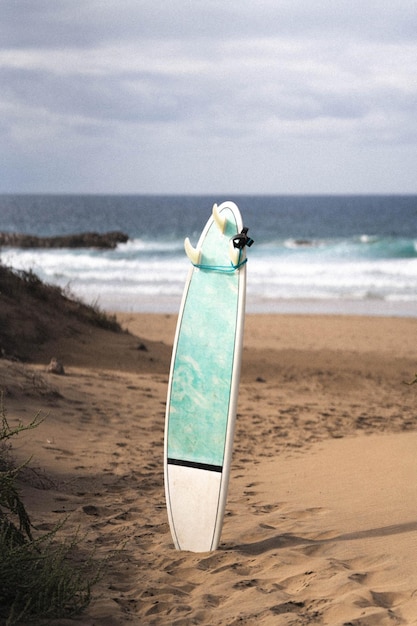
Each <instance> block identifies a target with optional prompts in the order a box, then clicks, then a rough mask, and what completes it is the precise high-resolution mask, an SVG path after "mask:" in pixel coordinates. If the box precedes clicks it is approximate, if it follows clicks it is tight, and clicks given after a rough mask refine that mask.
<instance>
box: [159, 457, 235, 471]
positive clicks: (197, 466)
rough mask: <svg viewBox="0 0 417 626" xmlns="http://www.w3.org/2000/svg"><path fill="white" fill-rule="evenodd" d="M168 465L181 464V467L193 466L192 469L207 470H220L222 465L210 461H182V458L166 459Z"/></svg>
mask: <svg viewBox="0 0 417 626" xmlns="http://www.w3.org/2000/svg"><path fill="white" fill-rule="evenodd" d="M167 463H168V465H181V466H182V467H193V468H194V469H202V470H208V471H209V472H220V473H221V472H222V471H223V466H222V465H211V464H210V463H197V462H196V461H183V460H182V459H171V458H168V459H167Z"/></svg>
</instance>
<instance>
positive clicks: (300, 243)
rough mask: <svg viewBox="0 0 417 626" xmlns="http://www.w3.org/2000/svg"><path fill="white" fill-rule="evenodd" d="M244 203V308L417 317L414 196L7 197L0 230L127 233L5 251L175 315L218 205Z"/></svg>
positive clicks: (87, 291) (116, 306) (43, 272)
mask: <svg viewBox="0 0 417 626" xmlns="http://www.w3.org/2000/svg"><path fill="white" fill-rule="evenodd" d="M226 199H230V200H233V201H235V202H236V203H237V204H238V206H239V209H240V210H241V213H242V216H243V221H244V223H245V225H246V226H248V227H249V229H250V231H249V233H250V235H251V236H252V237H253V238H254V239H255V245H254V246H253V247H252V248H251V249H250V252H249V263H248V299H247V302H248V311H257V312H267V311H285V312H300V311H303V312H316V311H320V312H325V313H326V312H339V313H344V312H347V313H351V312H353V313H355V312H359V313H370V314H399V315H413V316H415V315H417V196H311V197H310V196H304V197H303V196H231V197H230V198H225V197H216V196H104V195H103V196H42V195H39V196H30V195H28V196H8V195H3V196H0V230H1V231H9V232H10V231H14V232H16V231H17V232H25V233H31V234H39V235H58V234H65V233H73V232H80V231H98V232H105V231H108V230H122V231H124V232H126V233H127V234H128V235H129V236H130V238H131V240H130V241H129V242H128V243H127V244H122V245H120V246H118V248H117V249H116V250H113V251H96V250H44V251H42V250H16V249H3V250H1V251H0V258H1V260H2V262H3V263H6V264H8V265H11V266H13V267H15V268H17V269H26V270H27V269H31V270H33V271H35V272H36V273H37V274H39V276H40V277H41V278H42V279H43V280H46V281H48V282H51V283H54V284H58V285H60V286H61V287H69V289H70V290H71V291H72V292H73V293H75V294H76V295H77V296H80V297H82V298H83V299H85V300H86V301H88V302H97V303H98V304H100V305H102V306H103V307H104V308H106V309H109V310H126V311H150V312H153V311H156V312H162V311H167V312H172V313H175V312H177V311H178V308H179V304H180V300H181V294H182V290H183V286H184V281H185V277H186V275H187V271H188V260H187V259H186V257H185V255H184V251H183V240H184V238H185V237H186V236H189V237H190V239H191V241H192V243H194V244H195V243H196V241H197V238H198V236H199V234H200V232H201V229H202V227H203V226H204V224H205V222H206V221H207V219H208V217H209V215H210V213H211V207H212V204H213V202H214V201H216V202H218V203H221V202H222V201H224V200H226Z"/></svg>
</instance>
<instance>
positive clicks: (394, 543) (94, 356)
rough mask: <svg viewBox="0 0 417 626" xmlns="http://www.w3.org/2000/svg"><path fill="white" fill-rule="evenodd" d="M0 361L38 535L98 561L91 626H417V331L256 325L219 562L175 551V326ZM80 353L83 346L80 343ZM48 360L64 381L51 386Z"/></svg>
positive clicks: (314, 322)
mask: <svg viewBox="0 0 417 626" xmlns="http://www.w3.org/2000/svg"><path fill="white" fill-rule="evenodd" d="M118 319H119V320H120V321H121V323H122V324H123V326H124V327H125V328H128V329H129V331H130V333H131V335H127V334H122V335H120V334H119V335H117V334H116V335H113V334H110V335H109V333H104V332H103V333H92V335H91V337H90V338H87V339H86V338H82V339H80V338H78V339H77V338H74V339H73V340H72V341H70V340H65V341H64V340H63V341H62V342H61V343H59V342H57V343H55V344H54V345H50V346H46V347H45V348H44V352H43V353H42V354H41V355H40V356H39V355H38V356H37V359H36V362H35V363H34V364H31V365H22V364H20V363H15V362H10V361H6V360H5V359H1V360H0V377H1V378H0V382H1V386H2V387H3V388H4V389H5V390H6V393H5V398H4V404H5V407H6V411H7V416H8V419H9V421H10V422H11V423H12V424H14V423H16V421H17V420H19V419H21V420H23V421H28V420H29V419H31V418H32V417H33V415H34V414H35V413H37V412H38V411H41V414H42V415H43V416H44V417H45V420H44V422H43V423H42V424H41V425H40V426H39V427H38V428H37V429H36V430H35V431H32V432H30V433H24V434H22V435H20V436H19V439H18V440H17V441H16V443H15V447H14V453H15V456H16V458H17V459H18V460H19V461H20V460H24V459H26V458H27V457H28V456H29V455H31V456H32V461H31V467H32V468H33V469H34V470H35V469H36V471H31V472H28V474H27V479H26V482H25V483H24V484H23V485H22V492H23V495H24V500H25V503H26V506H27V508H28V510H29V512H30V514H31V516H32V519H33V521H34V523H35V524H37V525H38V526H39V528H40V529H42V530H46V529H48V528H52V527H53V526H54V525H55V524H56V522H57V521H59V520H62V519H63V518H64V517H67V521H66V523H65V525H64V527H63V529H62V530H61V531H60V532H61V536H62V537H66V536H68V537H69V536H71V535H73V534H74V533H75V532H76V531H77V529H79V532H80V536H83V539H82V547H83V548H82V549H85V552H86V553H87V552H89V551H90V550H91V549H92V548H95V549H96V553H97V557H108V556H109V555H110V559H109V561H108V563H107V565H106V568H105V571H104V575H103V578H102V579H101V581H100V582H99V583H98V584H97V585H96V587H95V588H94V590H93V591H94V593H93V602H92V603H91V605H90V607H89V608H88V609H87V610H86V612H85V613H84V614H83V615H82V616H81V617H80V618H78V619H77V620H76V621H75V622H74V621H67V620H61V621H56V622H53V624H55V625H56V626H58V624H60V625H61V626H65V625H66V624H74V623H78V624H82V625H85V626H93V625H94V626H99V625H100V626H116V625H124V624H140V625H148V624H149V625H153V624H155V625H165V624H166V625H181V626H186V625H191V624H207V625H210V626H220V625H222V626H226V625H227V626H231V625H234V624H236V625H237V624H239V625H243V624H246V625H249V624H250V625H252V624H253V625H255V624H256V625H259V626H260V625H262V626H263V625H268V626H269V625H274V626H275V625H278V626H280V625H300V626H301V625H305V624H320V625H321V624H323V625H324V624H328V625H331V626H338V625H340V626H342V625H344V626H348V625H357V626H385V625H388V624H389V625H390V626H391V625H392V624H417V514H416V506H417V481H416V476H417V455H416V453H415V451H416V449H417V410H416V400H417V396H416V394H417V385H411V386H409V385H405V384H404V381H411V380H412V379H413V378H414V375H415V371H416V370H417V363H416V355H415V339H416V331H417V319H406V318H382V317H372V318H367V317H348V316H318V315H317V316H307V315H298V316H291V315H275V316H274V315H249V316H248V317H247V324H246V331H245V349H244V355H243V368H242V380H241V388H240V398H239V406H238V417H237V428H236V436H235V446H234V456H233V464H232V472H231V481H230V488H229V497H228V503H227V512H226V516H225V521H224V526H223V533H222V539H221V544H220V548H219V549H218V550H217V551H216V552H213V553H204V554H193V553H188V552H179V551H176V550H174V548H173V544H172V541H171V536H170V532H169V527H168V523H167V516H166V509H165V500H164V488H163V433H164V411H165V399H166V391H167V382H168V371H169V361H170V353H171V347H172V340H173V336H174V330H175V323H176V318H175V316H173V315H162V314H161V315H144V314H118ZM77 342H78V343H77ZM52 356H57V357H58V358H60V359H61V360H62V361H63V363H64V367H65V370H66V375H65V376H56V375H54V374H49V373H46V371H45V370H46V365H47V364H48V362H49V359H50V358H51V357H52Z"/></svg>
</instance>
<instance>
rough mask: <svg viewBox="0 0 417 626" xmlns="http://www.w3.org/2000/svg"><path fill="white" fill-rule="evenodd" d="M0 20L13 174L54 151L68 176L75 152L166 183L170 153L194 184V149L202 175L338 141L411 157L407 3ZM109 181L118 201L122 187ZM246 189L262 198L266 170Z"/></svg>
mask: <svg viewBox="0 0 417 626" xmlns="http://www.w3.org/2000/svg"><path fill="white" fill-rule="evenodd" d="M2 10H3V13H4V15H3V16H2V20H1V21H0V40H1V41H2V42H3V43H2V47H1V48H0V83H1V85H2V89H1V91H0V113H1V115H2V124H1V125H0V140H1V141H2V145H3V151H4V155H5V158H6V151H7V155H8V157H9V158H10V156H13V159H12V160H13V162H16V163H18V160H19V155H20V158H24V159H25V162H27V163H31V161H30V159H29V157H28V153H33V154H35V153H38V154H43V155H44V156H45V159H46V158H47V155H51V154H56V155H57V158H58V160H59V162H60V163H61V167H62V171H63V172H65V171H69V168H73V167H74V163H75V162H76V155H77V153H78V154H79V159H80V160H83V158H84V156H85V155H88V158H89V159H90V160H91V159H95V160H96V161H97V163H102V164H103V167H102V169H105V168H106V167H107V165H106V164H107V163H110V162H111V161H112V158H113V160H115V158H116V156H117V159H118V162H119V161H120V162H123V161H124V160H125V159H129V163H130V164H131V163H132V159H133V162H134V163H135V164H136V165H135V167H141V168H142V169H143V151H144V150H146V154H147V155H148V161H149V162H147V168H148V170H149V171H150V170H151V169H152V167H153V168H154V169H158V168H159V169H160V168H162V171H163V172H164V173H165V175H166V176H167V177H168V178H170V180H171V179H172V181H173V183H172V184H174V178H172V176H173V171H172V159H174V158H175V157H174V154H175V147H176V150H177V151H178V153H180V154H182V157H183V159H185V160H186V159H188V161H187V165H186V167H187V168H188V169H189V170H191V171H192V169H193V168H195V167H196V157H200V156H201V150H202V146H204V151H205V153H206V154H209V155H210V157H209V158H208V165H207V167H213V163H214V161H215V155H216V154H217V155H218V157H217V158H219V159H220V160H221V159H222V158H224V159H230V158H232V159H233V160H234V162H235V163H236V166H235V167H233V168H232V169H233V170H234V171H236V172H238V171H239V168H241V169H243V170H245V171H248V170H249V171H250V169H251V166H250V156H249V155H250V154H254V153H258V151H259V152H260V153H261V152H262V150H264V152H267V153H268V154H269V155H274V154H275V156H276V158H277V160H282V158H283V156H282V155H283V150H284V147H286V148H287V154H288V155H291V158H292V159H294V162H295V163H294V166H295V164H296V161H297V159H298V160H299V161H300V163H302V161H303V159H304V160H305V158H306V145H309V146H310V147H311V145H315V146H316V149H315V152H316V154H317V155H321V156H320V158H321V159H323V153H324V147H326V150H327V152H328V154H330V153H333V150H336V148H335V147H334V146H336V144H338V145H339V151H340V150H342V148H341V146H343V149H344V150H347V149H350V150H351V151H352V153H351V156H352V159H353V158H354V155H355V152H356V154H357V153H358V152H359V151H362V152H363V150H369V149H370V148H372V149H379V148H380V149H381V150H385V149H386V148H384V146H385V147H386V146H389V145H391V146H394V147H395V149H399V147H401V146H402V145H407V146H408V152H407V158H408V159H409V158H410V152H409V149H410V146H411V147H413V148H415V147H416V137H417V128H416V116H415V111H416V100H417V80H416V78H417V77H416V69H415V68H416V67H417V44H416V43H415V27H416V9H415V3H414V2H411V1H409V0H403V1H402V3H401V7H400V6H399V5H398V4H395V3H392V2H387V1H385V0H378V1H377V0H373V1H372V0H370V1H369V2H367V3H366V4H364V3H363V2H362V1H361V2H359V1H358V0H351V1H350V2H347V1H341V2H338V3H335V2H333V1H330V0H327V1H326V0H322V1H321V2H320V3H308V4H306V3H305V2H301V1H299V0H286V1H284V0H270V1H262V2H247V3H241V2H237V1H235V0H230V1H229V2H227V3H225V2H217V1H215V0H207V1H206V2H204V3H203V2H196V1H193V2H192V1H191V0H176V1H175V2H174V0H163V1H162V0H152V1H150V0H125V1H124V2H122V3H119V2H116V1H115V0H85V1H84V2H82V3H79V6H78V7H77V10H76V11H75V10H74V1H73V0H61V1H59V2H56V3H51V2H50V0H38V1H37V2H36V3H33V2H32V0H21V1H19V2H15V1H11V0H7V1H6V2H4V7H2ZM225 143H227V144H228V146H227V148H226V146H225V145H224V144H225ZM229 144H230V145H229ZM289 144H291V149H290V150H288V146H289ZM332 144H334V146H333V145H332ZM297 146H298V150H297ZM329 146H332V148H331V149H330V148H329ZM135 147H136V150H137V151H138V152H139V153H140V155H141V156H140V158H139V157H135ZM161 151H165V153H166V156H165V157H164V155H161ZM307 152H308V150H307ZM245 153H246V154H247V155H248V156H247V157H246V159H247V165H246V164H245V165H244V154H245ZM381 154H382V153H381ZM112 155H113V156H112ZM123 155H126V156H125V157H123ZM297 155H298V156H297ZM311 158H312V157H311ZM378 158H380V157H379V156H378ZM381 158H382V157H381ZM325 160H326V159H325ZM40 161H42V159H40ZM323 162H324V161H323ZM245 163H246V162H245ZM170 164H171V165H170ZM237 164H239V165H237ZM176 166H178V164H176ZM33 167H35V169H36V168H37V164H36V163H33ZM83 167H84V171H89V172H91V167H87V168H86V167H85V166H83ZM228 167H231V165H230V163H228ZM125 168H126V165H125ZM170 168H171V169H170ZM184 168H185V166H184ZM116 169H118V173H117V175H116V173H115V174H114V179H113V185H114V187H115V189H117V188H118V187H120V186H122V185H126V184H127V183H126V176H124V175H123V172H122V171H119V167H118V168H115V170H116ZM169 169H170V171H169V172H168V170H169ZM174 169H175V168H174ZM252 169H253V166H252ZM120 170H123V165H121V166H120ZM180 170H181V171H182V167H181V168H180ZM99 171H100V167H99V165H98V166H97V171H96V172H95V173H93V175H94V176H96V177H98V178H97V181H96V182H94V184H95V185H100V180H99V178H100V174H99ZM215 171H216V172H218V169H217V166H215ZM203 175H204V172H203V171H201V172H200V173H199V174H198V176H197V177H196V181H197V180H200V178H199V177H203ZM235 176H236V177H238V174H237V173H236V175H235ZM252 176H253V181H254V184H255V181H257V182H256V184H257V185H258V184H259V181H260V180H262V172H261V171H260V172H258V173H256V175H255V173H252ZM118 177H119V178H118ZM62 178H64V176H62ZM155 178H156V177H155ZM41 179H42V180H43V181H45V180H47V179H48V176H47V175H43V176H41ZM73 179H74V177H73ZM137 180H138V184H139V185H140V184H142V183H141V178H140V176H138V178H137ZM147 180H148V181H149V176H148V177H147ZM131 181H133V174H132V178H131V179H129V185H131V184H132V182H131ZM102 182H104V181H102ZM105 183H106V184H108V180H106V181H105ZM238 183H239V181H238V178H236V182H235V184H236V185H237V184H238ZM83 184H84V183H83ZM181 184H183V181H182V179H181V174H179V175H178V179H177V182H176V183H175V185H174V186H176V187H177V188H178V189H180V185H181ZM272 184H273V180H272V175H271V180H270V181H269V185H272ZM361 184H362V183H361ZM393 184H394V182H393ZM401 184H403V182H402V183H401ZM121 190H122V189H121ZM155 191H157V189H155Z"/></svg>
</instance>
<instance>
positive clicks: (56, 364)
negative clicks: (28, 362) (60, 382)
mask: <svg viewBox="0 0 417 626" xmlns="http://www.w3.org/2000/svg"><path fill="white" fill-rule="evenodd" d="M46 371H47V372H48V373H49V374H58V375H59V376H63V375H64V374H65V371H64V366H63V365H62V363H61V362H60V361H58V359H56V358H55V357H52V359H51V362H50V363H49V365H48V367H47V368H46Z"/></svg>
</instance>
